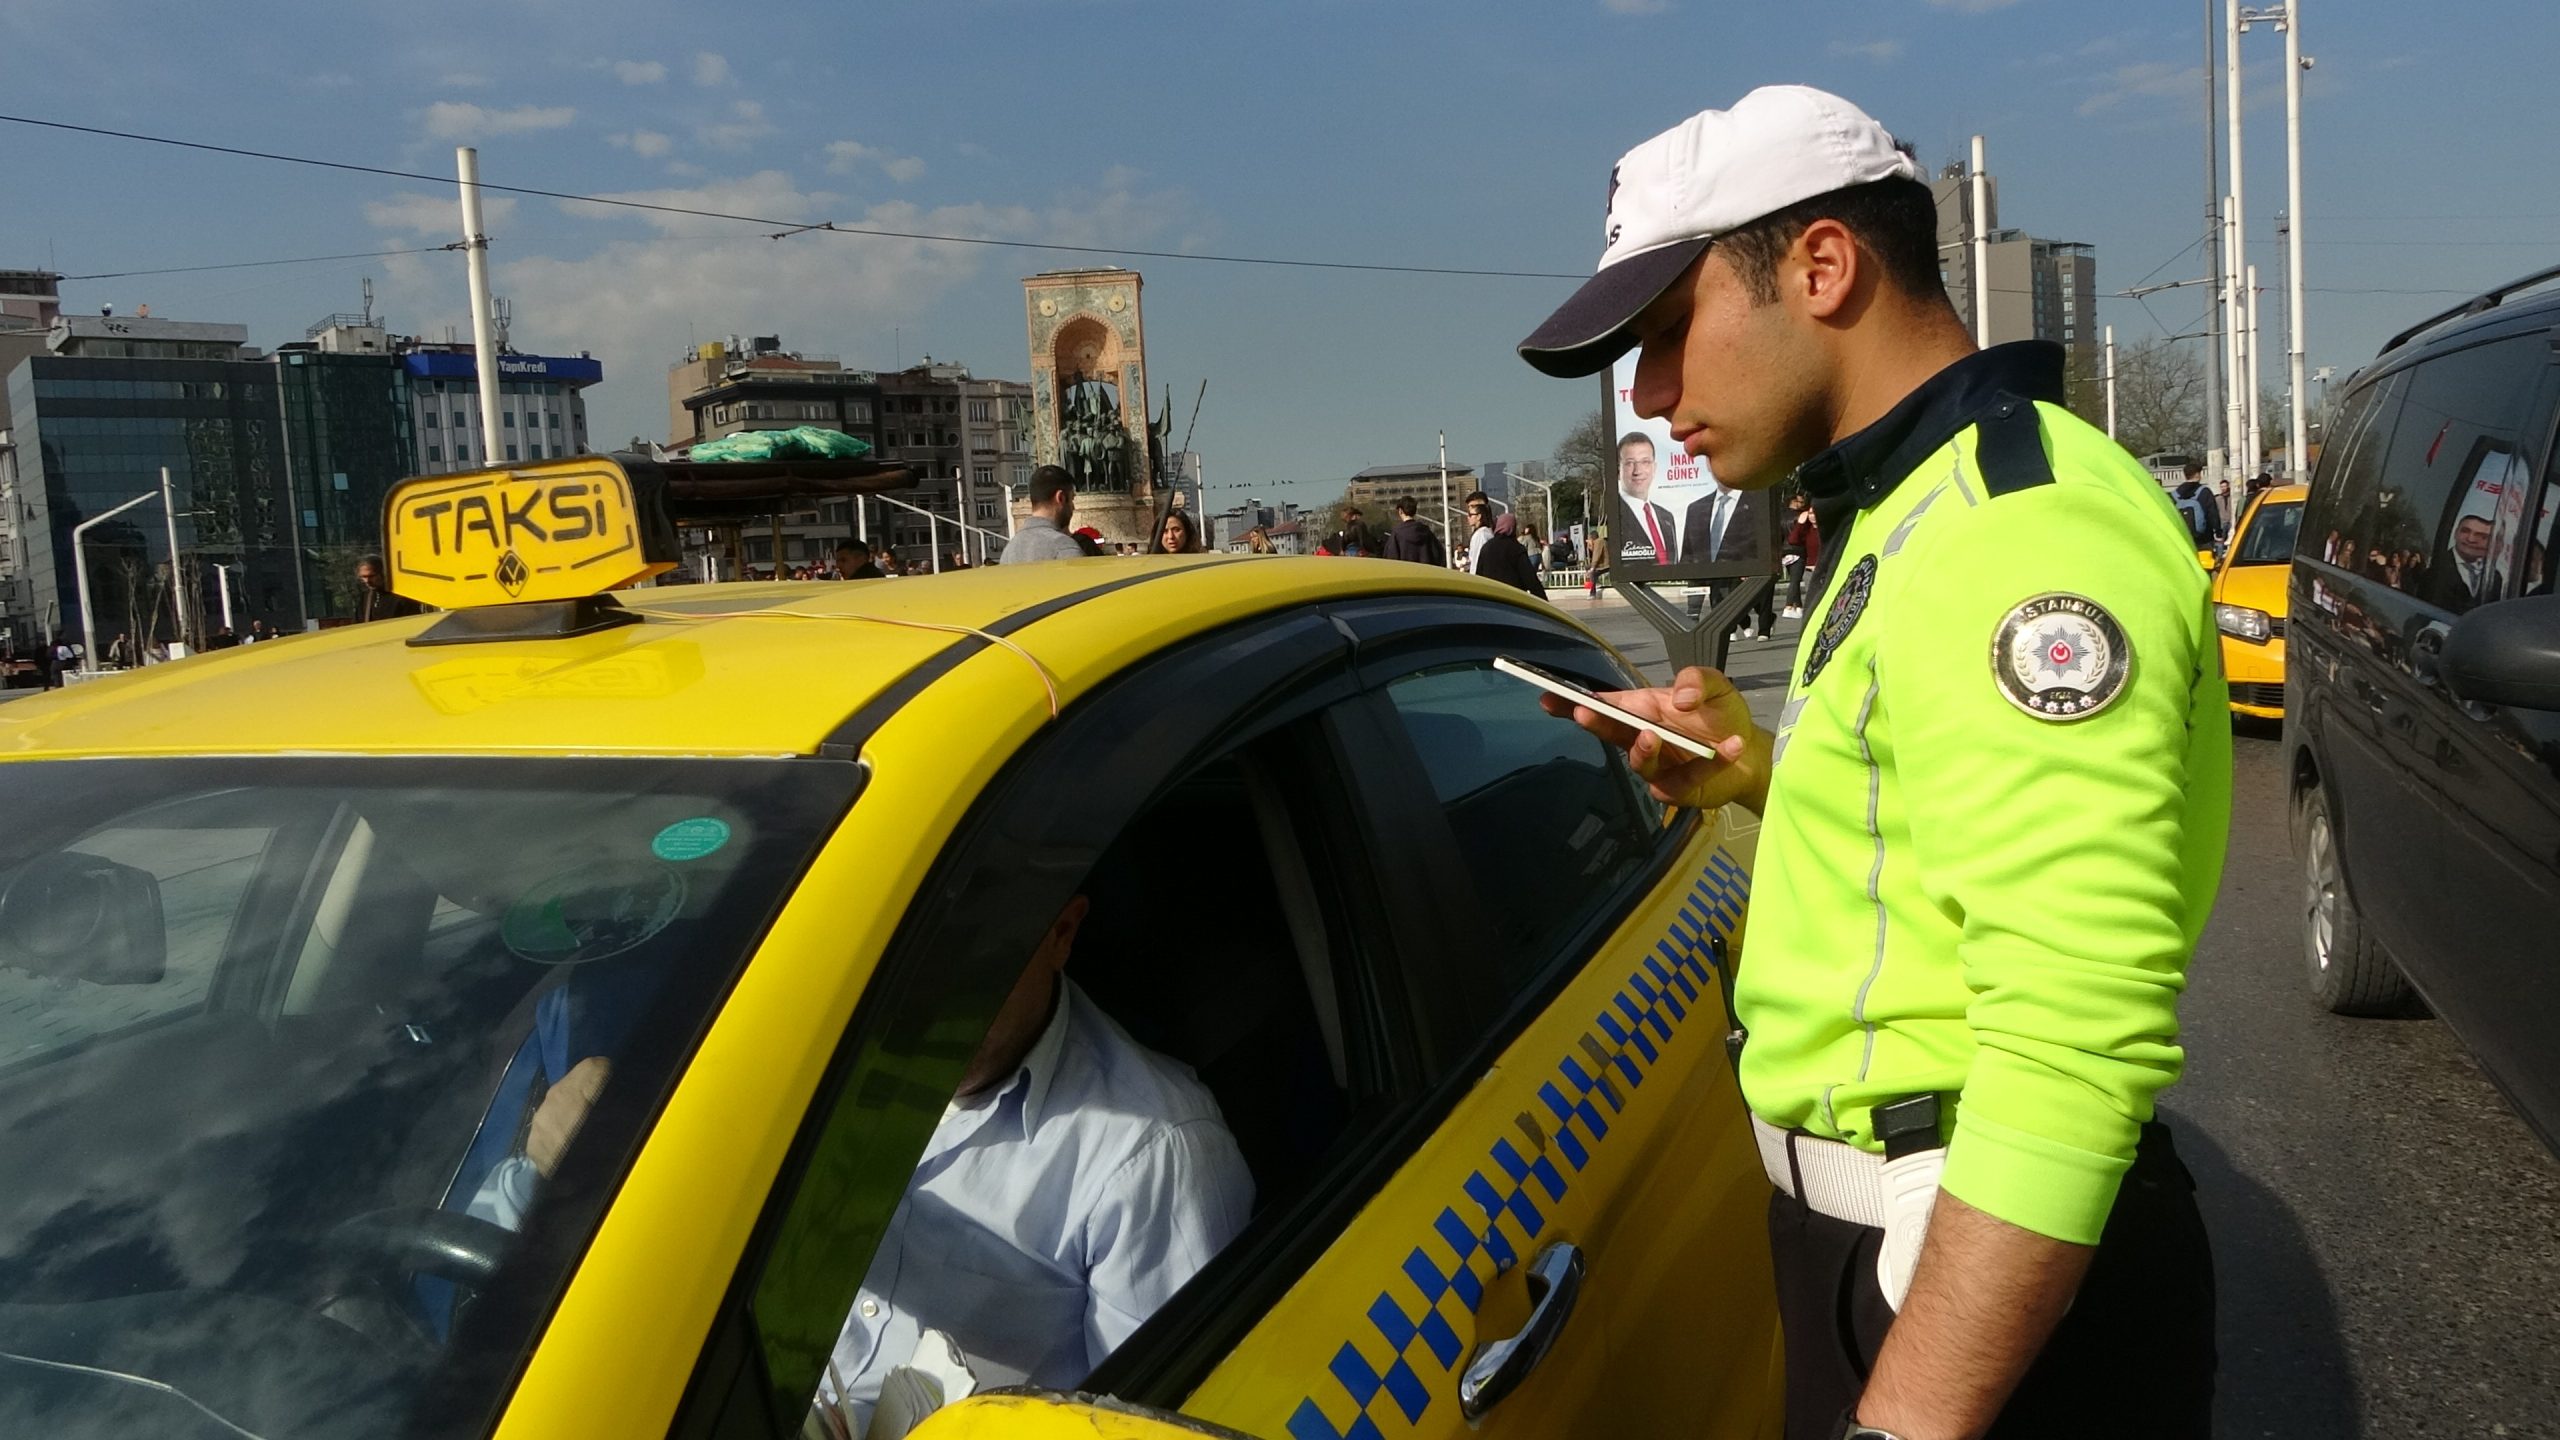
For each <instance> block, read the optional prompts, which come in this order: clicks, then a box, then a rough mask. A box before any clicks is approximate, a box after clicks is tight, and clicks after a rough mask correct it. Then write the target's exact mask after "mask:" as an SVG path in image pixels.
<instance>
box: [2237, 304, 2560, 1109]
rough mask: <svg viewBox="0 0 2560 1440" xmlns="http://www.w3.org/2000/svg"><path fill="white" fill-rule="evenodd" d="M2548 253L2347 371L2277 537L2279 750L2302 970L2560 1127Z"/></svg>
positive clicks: (2559, 391) (2556, 622) (2557, 319)
mask: <svg viewBox="0 0 2560 1440" xmlns="http://www.w3.org/2000/svg"><path fill="white" fill-rule="evenodd" d="M2555 279H2560V268H2555V269H2553V270H2549V271H2545V272H2542V273H2540V274H2537V275H2531V276H2527V277H2525V278H2524V279H2522V280H2519V281H2516V282H2515V283H2513V284H2511V285H2507V286H2504V287H2501V288H2500V289H2497V290H2493V291H2490V292H2489V293H2487V294H2485V295H2482V296H2479V297H2478V298H2476V299H2474V300H2471V301H2469V302H2467V303H2465V304H2463V305H2461V306H2459V307H2457V308H2455V309H2453V310H2451V311H2448V312H2446V313H2445V314H2442V315H2438V316H2435V317H2433V318H2431V319H2429V320H2427V321H2425V322H2423V323H2421V324H2419V325H2417V326H2414V327H2412V328H2411V329H2409V330H2407V331H2404V332H2403V333H2401V334H2400V335H2398V336H2396V337H2394V338H2393V340H2392V341H2391V343H2390V344H2388V345H2385V346H2384V347H2383V349H2382V353H2381V355H2380V356H2378V357H2377V358H2376V359H2375V360H2374V362H2373V363H2372V364H2371V365H2368V366H2366V367H2365V368H2364V369H2363V370H2361V371H2359V372H2358V373H2357V374H2356V376H2355V377H2354V378H2353V379H2352V380H2351V381H2349V382H2348V388H2347V391H2346V394H2345V396H2344V397H2343V403H2342V404H2341V405H2340V406H2339V407H2338V410H2337V415H2336V419H2335V422H2334V424H2333V425H2332V426H2331V429H2330V433H2329V435H2328V437H2327V442H2326V444H2325V445H2324V446H2323V449H2322V453H2321V456H2320V463H2319V467H2318V470H2317V472H2316V473H2315V474H2314V475H2313V477H2312V481H2311V498H2310V501H2309V503H2308V504H2307V505H2306V507H2305V509H2304V512H2303V517H2302V528H2301V533H2300V537H2299V539H2298V541H2297V544H2296V548H2295V551H2294V563H2293V573H2292V581H2291V594H2290V597H2289V598H2290V602H2291V613H2290V616H2289V628H2290V631H2291V633H2290V634H2289V636H2288V637H2287V641H2286V643H2287V647H2288V648H2287V655H2286V665H2285V685H2286V687H2287V691H2288V693H2287V695H2286V696H2285V700H2286V704H2285V720H2284V753H2285V756H2286V758H2287V760H2288V762H2289V764H2290V768H2291V775H2292V783H2293V838H2294V853H2295V854H2296V855H2297V856H2299V857H2300V858H2301V861H2302V865H2303V875H2304V908H2305V911H2306V914H2307V919H2308V924H2307V925H2306V927H2305V928H2306V935H2305V949H2306V952H2307V957H2308V960H2309V968H2310V980H2311V991H2312V995H2313V996H2314V998H2316V999H2317V1000H2318V1001H2319V1002H2320V1003H2321V1004H2322V1005H2324V1006H2326V1007H2327V1008H2329V1009H2331V1010H2333V1011H2337V1012H2339V1013H2341V1014H2381V1013H2388V1012H2391V1011H2394V1010H2398V1009H2401V1008H2402V1007H2404V1006H2406V1005H2407V1004H2408V1000H2409V992H2410V989H2411V987H2413V986H2414V987H2415V989H2416V991H2417V993H2418V994H2419V995H2420V996H2421V997H2423V998H2424V1000H2425V1001H2426V1003H2427V1004H2428V1005H2429V1006H2431V1007H2432V1008H2433V1009H2434V1010H2435V1012H2436V1014H2437V1015H2439V1016H2441V1017H2442V1018H2443V1019H2444V1021H2445V1023H2446V1024H2448V1025H2450V1026H2451V1027H2452V1028H2453V1031H2454V1033H2455V1034H2456V1035H2458V1036H2460V1037H2461V1039H2462V1041H2463V1043H2464V1044H2466V1045H2468V1046H2469V1047H2470V1049H2471V1052H2472V1053H2473V1054H2474V1055H2476V1056H2478V1057H2479V1059H2480V1061H2481V1064H2482V1065H2483V1066H2484V1067H2485V1068H2486V1069H2487V1070H2488V1072H2489V1074H2490V1076H2491V1077H2492V1078H2493V1079H2495V1080H2496V1081H2497V1082H2498V1084H2499V1085H2500V1086H2502V1087H2503V1088H2504V1089H2505V1090H2506V1092H2507V1094H2508V1096H2509V1098H2511V1099H2512V1100H2513V1101H2514V1102H2515V1105H2516V1108H2517V1109H2518V1110H2519V1111H2521V1112H2522V1113H2523V1115H2524V1117H2525V1120H2526V1123H2528V1124H2529V1125H2531V1126H2532V1127H2533V1128H2534V1130H2535V1131H2536V1132H2537V1133H2538V1134H2540V1135H2541V1137H2542V1139H2543V1141H2544V1143H2545V1144H2547V1145H2550V1146H2552V1147H2553V1148H2554V1149H2555V1150H2560V596H2555V595H2554V594H2553V593H2552V592H2553V578H2554V571H2555V570H2560V565H2555V564H2554V560H2555V558H2560V557H2554V556H2553V555H2552V553H2551V542H2552V519H2553V513H2554V511H2555V509H2560V452H2555V449H2554V445H2553V435H2554V428H2555V421H2556V420H2560V293H2549V294H2540V295H2536V296H2534V297H2532V298H2530V299H2522V300H2513V301H2510V297H2511V296H2513V295H2515V294H2517V293H2518V292H2521V291H2525V290H2528V289H2533V288H2535V287H2538V286H2542V285H2544V284H2546V283H2548V282H2550V281H2553V280H2555Z"/></svg>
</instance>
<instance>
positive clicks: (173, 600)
mask: <svg viewBox="0 0 2560 1440" xmlns="http://www.w3.org/2000/svg"><path fill="white" fill-rule="evenodd" d="M160 512H161V516H162V518H164V519H166V520H167V521H168V522H169V610H170V613H171V614H173V615H175V616H176V617H177V627H178V644H180V645H181V646H185V645H188V644H189V643H190V642H189V641H188V639H187V583H186V578H185V572H184V571H182V570H180V569H179V568H178V502H177V501H176V500H175V499H174V498H172V497H171V495H170V492H169V467H168V466H166V465H163V466H161V467H160Z"/></svg>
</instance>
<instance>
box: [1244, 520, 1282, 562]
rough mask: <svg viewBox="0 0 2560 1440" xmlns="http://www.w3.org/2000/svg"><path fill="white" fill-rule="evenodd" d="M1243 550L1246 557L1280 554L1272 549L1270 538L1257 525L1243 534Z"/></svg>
mask: <svg viewBox="0 0 2560 1440" xmlns="http://www.w3.org/2000/svg"><path fill="white" fill-rule="evenodd" d="M1244 548H1245V553H1246V554H1248V555H1277V554H1279V553H1280V552H1279V550H1278V549H1276V548H1274V547H1273V545H1272V543H1271V536H1270V535H1269V534H1268V533H1267V532H1265V531H1264V530H1263V528H1262V527H1261V526H1259V525H1256V526H1254V527H1253V528H1252V529H1250V530H1247V531H1246V532H1244Z"/></svg>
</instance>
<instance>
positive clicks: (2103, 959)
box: [1735, 342, 2231, 1244]
mask: <svg viewBox="0 0 2560 1440" xmlns="http://www.w3.org/2000/svg"><path fill="white" fill-rule="evenodd" d="M2061 396H2062V365H2061V351H2060V349H2059V347H2056V346H2052V345H2047V344H2042V343H2034V342H2030V343H2026V344H2019V345H2004V346H1998V347H1995V348H1993V349H1990V350H1987V351H1984V352H1982V353H1981V354H1978V355H1974V356H1971V357H1968V358H1967V359H1965V360H1962V361H1959V362H1958V363H1957V364H1955V365H1952V366H1949V367H1948V368H1947V369H1946V370H1945V371H1942V372H1941V373H1940V374H1939V375H1937V376H1936V377H1935V378H1933V379H1932V380H1931V381H1929V382H1928V384H1926V385H1925V386H1923V387H1922V388H1921V389H1920V390H1919V391H1917V392H1915V393H1914V394H1913V395H1911V396H1910V397H1909V398H1908V399H1906V400H1905V401H1904V402H1903V403H1902V404H1901V405H1900V406H1898V407H1896V408H1895V410H1894V411H1893V412H1892V413H1890V414H1888V415H1887V416H1885V417H1884V418H1883V419H1882V420H1879V421H1878V422H1877V423H1876V424H1875V425H1873V426H1870V427H1869V428H1868V429H1866V430H1863V431H1861V432H1859V433H1858V434H1857V435H1853V436H1851V437H1849V438H1848V439H1847V440H1844V441H1842V442H1841V443H1840V444H1839V445H1837V446H1835V447H1833V448H1832V449H1831V450H1829V451H1826V452H1825V453H1824V454H1823V455H1821V456H1819V457H1817V458H1816V459H1815V460H1814V461H1812V462H1811V463H1809V464H1808V465H1807V466H1806V467H1805V468H1804V470H1803V471H1801V472H1800V475H1801V478H1802V479H1803V481H1804V483H1805V485H1806V488H1807V489H1808V490H1809V491H1810V492H1811V493H1812V494H1813V496H1814V498H1815V502H1816V506H1817V510H1818V512H1819V513H1821V514H1822V518H1823V519H1824V521H1825V522H1826V523H1825V526H1824V528H1825V533H1826V539H1825V544H1824V555H1823V560H1824V568H1825V569H1826V570H1827V571H1829V572H1830V573H1829V574H1828V575H1827V576H1826V577H1825V578H1824V581H1823V593H1822V596H1821V599H1820V600H1819V601H1818V603H1817V605H1816V606H1815V607H1813V608H1812V611H1811V612H1809V618H1808V619H1807V621H1806V629H1805V633H1804V636H1803V638H1802V640H1801V641H1800V642H1799V645H1798V649H1797V655H1796V663H1795V668H1794V670H1793V672H1792V674H1791V676H1790V683H1789V690H1788V695H1787V703H1786V709H1785V712H1784V716H1783V718H1782V721H1781V724H1780V726H1779V731H1778V735H1777V738H1776V741H1775V744H1776V747H1777V757H1778V758H1777V761H1776V765H1775V768H1774V770H1773V772H1772V778H1771V784H1770V791H1769V801H1768V807H1767V814H1766V827H1765V829H1764V831H1763V832H1762V836H1761V840H1760V850H1759V862H1758V874H1757V877H1756V880H1755V886H1754V894H1753V897H1752V901H1753V903H1752V924H1751V934H1750V940H1749V944H1748V947H1747V949H1746V951H1745V954H1744V956H1743V961H1742V972H1741V975H1740V976H1739V979H1738V982H1737V985H1736V990H1735V1003H1736V1007H1737V1010H1738V1012H1739V1014H1740V1016H1741V1019H1742V1022H1743V1024H1744V1025H1745V1026H1746V1027H1747V1028H1748V1030H1749V1032H1750V1039H1749V1042H1748V1044H1747V1045H1746V1046H1745V1047H1744V1050H1743V1055H1742V1085H1743V1092H1744V1094H1745V1095H1746V1096H1747V1097H1748V1098H1749V1100H1750V1103H1751V1107H1752V1109H1753V1110H1754V1111H1756V1112H1758V1113H1759V1114H1760V1115H1761V1116H1762V1117H1763V1118H1764V1119H1767V1120H1769V1121H1771V1122H1772V1123H1775V1124H1778V1125H1785V1126H1796V1127H1801V1128H1803V1129H1805V1130H1808V1131H1811V1132H1813V1133H1815V1134H1819V1135H1825V1136H1830V1137H1833V1138H1837V1139H1842V1140H1847V1141H1849V1142H1851V1143H1853V1144H1857V1145H1860V1146H1863V1147H1865V1148H1867V1149H1870V1150H1873V1149H1878V1148H1880V1146H1879V1145H1878V1143H1877V1141H1876V1140H1875V1137H1874V1133H1873V1122H1872V1119H1871V1116H1870V1113H1869V1112H1870V1110H1871V1108H1872V1107H1873V1106H1875V1105H1877V1104H1879V1103H1882V1102H1885V1101H1890V1100H1894V1099H1898V1098H1900V1097H1902V1096H1905V1095H1910V1094H1915V1093H1919V1092H1923V1091H1934V1092H1938V1093H1940V1094H1943V1095H1946V1096H1950V1097H1952V1098H1953V1100H1954V1107H1953V1109H1954V1119H1953V1124H1952V1130H1951V1131H1950V1133H1949V1139H1948V1151H1947V1161H1946V1169H1945V1172H1944V1174H1943V1176H1942V1179H1941V1184H1942V1186H1943V1187H1944V1189H1945V1190H1946V1191H1947V1193H1949V1194H1952V1195H1955V1196H1957V1197H1958V1198H1960V1199H1962V1200H1964V1201H1965V1202H1966V1203H1968V1204H1970V1205H1973V1206H1975V1207H1976V1208H1978V1209H1981V1210H1984V1211H1987V1212H1989V1213H1990V1214H1992V1215H1995V1216H1998V1217H1999V1218H2001V1219H2003V1220H2007V1221H2009V1222H2011V1223H2013V1224H2017V1225H2020V1226H2024V1227H2025V1228H2027V1229H2030V1230H2034V1231H2037V1232H2039V1233H2041V1234H2045V1235H2050V1236H2053V1237H2055V1238H2057V1239H2061V1240H2066V1241H2072V1242H2075V1243H2080V1244H2094V1243H2096V1241H2097V1239H2098V1236H2099V1232H2100V1231H2101V1229H2103V1227H2104V1226H2105V1224H2106V1217H2107V1212H2108V1210H2109V1209H2110V1208H2111V1207H2112V1206H2113V1204H2114V1201H2115V1192H2116V1186H2117V1183H2118V1182H2119V1181H2120V1180H2121V1179H2122V1178H2123V1175H2124V1172H2125V1170H2126V1169H2127V1167H2128V1166H2129V1165H2130V1164H2131V1162H2132V1158H2133V1151H2134V1143H2135V1140H2136V1138H2137V1135H2138V1132H2139V1128H2140V1126H2141V1124H2142V1122H2144V1121H2146V1120H2148V1119H2150V1118H2151V1114H2152V1102H2153V1099H2154V1097H2155V1096H2157V1095H2158V1093H2159V1092H2160V1090H2161V1089H2162V1088H2164V1087H2165V1086H2167V1085H2168V1084H2170V1083H2171V1082H2172V1081H2174V1080H2175V1079H2176V1078H2177V1076H2178V1072H2179V1069H2180V1066H2181V1065H2182V1063H2183V1061H2184V1052H2182V1051H2181V1050H2180V1049H2179V1047H2178V1020H2177V1011H2176V1005H2177V997H2178V994H2179V992H2180V991H2181V990H2182V989H2183V988H2184V986H2185V977H2186V967H2187V961H2188V958H2189V956H2190V955H2191V954H2192V953H2193V952H2194V949H2195V943H2196V937H2197V936H2198V934H2199V933H2201V932H2202V930H2203V929H2204V924H2205V919H2206V916H2207V915H2208V913H2209V912H2210V911H2211V909H2212V903H2213V895H2214V890H2215V886H2216V885H2217V883H2218V882H2219V880H2220V877H2221V872H2222V859H2223V847H2224V842H2225V839H2226V836H2227V832H2228V830H2229V828H2230V814H2231V726H2230V721H2229V718H2228V711H2227V710H2226V709H2225V703H2226V695H2225V690H2224V686H2223V679H2222V665H2221V648H2220V645H2219V644H2218V642H2217V639H2216V636H2215V634H2214V628H2213V620H2212V613H2211V606H2210V605H2209V603H2208V602H2207V599H2206V577H2205V576H2204V574H2203V573H2202V572H2201V571H2200V570H2199V569H2198V568H2197V566H2196V562H2195V552H2194V550H2193V548H2192V547H2191V546H2190V545H2189V543H2188V541H2187V536H2186V531H2185V529H2184V527H2183V526H2182V525H2181V524H2180V523H2179V521H2178V517H2177V515H2176V512H2175V511H2174V510H2173V509H2172V507H2171V505H2170V503H2169V499H2168V497H2167V495H2166V494H2164V493H2163V492H2162V490H2161V488H2160V486H2159V484H2158V482H2156V481H2155V480H2153V479H2152V478H2151V476H2150V475H2149V474H2147V473H2146V472H2145V471H2144V470H2143V469H2142V467H2141V466H2139V465H2138V464H2136V463H2135V462H2134V460H2133V458H2132V457H2131V456H2129V455H2127V454H2126V453H2125V452H2124V451H2123V450H2122V449H2121V448H2119V447H2118V446H2117V445H2116V444H2115V443H2114V442H2112V441H2110V440H2108V439H2107V438H2106V437H2105V436H2104V435H2103V434H2101V433H2100V432H2098V431H2097V430H2095V429H2093V428H2091V427H2090V426H2089V425H2087V424H2086V423H2085V422H2083V421H2081V420H2079V419H2077V418H2076V417H2074V416H2073V415H2071V414H2070V412H2068V411H2066V410H2064V409H2063V408H2061V406H2060V404H2059V403H2058V402H2059V401H2060V399H2061ZM2039 402H2043V403H2039ZM1853 516H1854V524H1850V523H1849V522H1850V520H1851V518H1852V517H1853ZM1844 527H1845V528H1846V534H1842V533H1841V531H1842V529H1843V528H1844ZM1833 536H1838V537H1839V538H1838V539H1836V540H1833V539H1832V538H1831V537H1833ZM1814 616H1818V618H1812V617H1814ZM1942 1123H1943V1122H1942Z"/></svg>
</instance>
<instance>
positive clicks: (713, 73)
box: [693, 50, 732, 86]
mask: <svg viewBox="0 0 2560 1440" xmlns="http://www.w3.org/2000/svg"><path fill="white" fill-rule="evenodd" d="M731 78H732V77H731V76H730V74H729V59H728V57H727V56H725V55H715V54H713V53H712V52H710V51H708V50H705V51H703V52H702V53H701V54H699V55H696V56H694V57H693V83H694V84H696V85H703V86H710V85H726V84H728V83H729V82H730V79H731Z"/></svg>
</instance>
